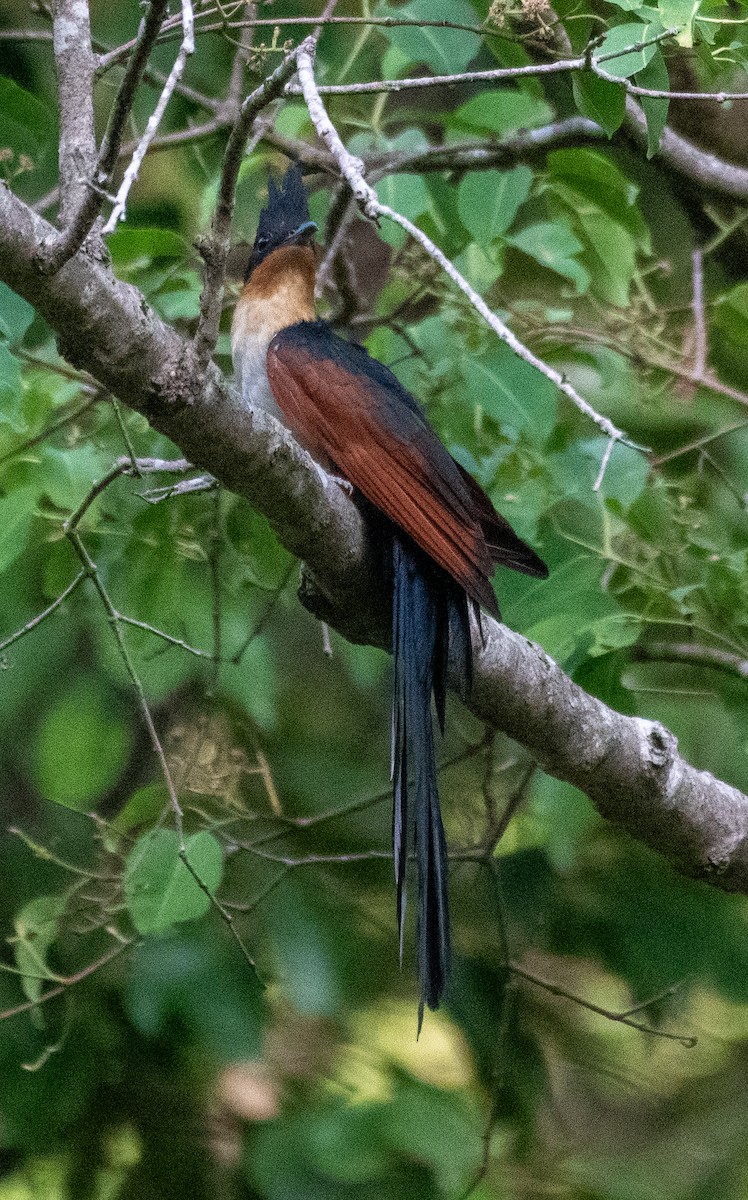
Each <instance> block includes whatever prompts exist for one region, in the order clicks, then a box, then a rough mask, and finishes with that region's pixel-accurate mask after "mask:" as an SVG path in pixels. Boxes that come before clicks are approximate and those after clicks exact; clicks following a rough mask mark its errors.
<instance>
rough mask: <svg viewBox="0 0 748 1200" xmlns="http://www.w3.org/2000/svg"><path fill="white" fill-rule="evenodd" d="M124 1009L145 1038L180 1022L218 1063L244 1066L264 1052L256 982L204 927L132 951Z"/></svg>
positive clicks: (228, 947) (260, 1000)
mask: <svg viewBox="0 0 748 1200" xmlns="http://www.w3.org/2000/svg"><path fill="white" fill-rule="evenodd" d="M127 1008H128V1015H129V1016H130V1019H131V1020H132V1021H133V1023H134V1025H135V1027H136V1028H137V1029H138V1030H140V1031H141V1032H142V1033H143V1034H145V1036H146V1037H148V1038H154V1037H157V1036H158V1035H159V1034H163V1033H164V1031H165V1030H166V1029H168V1028H169V1027H170V1026H171V1027H172V1028H173V1027H174V1026H175V1025H176V1024H177V1023H178V1027H179V1029H180V1031H186V1033H187V1036H188V1038H190V1039H191V1040H192V1041H197V1043H198V1044H199V1045H200V1046H201V1047H204V1049H205V1050H206V1051H207V1052H208V1054H210V1055H211V1056H213V1057H214V1058H216V1059H217V1060H218V1061H219V1062H245V1063H246V1062H247V1060H249V1059H257V1058H258V1057H259V1055H260V1052H261V1049H262V1027H263V1018H264V1017H265V1002H264V996H263V991H262V987H261V985H260V982H259V980H258V978H257V976H256V975H255V974H254V973H253V972H252V971H250V970H249V969H248V967H247V964H246V963H245V961H244V960H243V959H242V958H241V956H240V955H239V954H237V953H236V949H235V947H234V946H232V945H231V944H230V943H229V942H227V941H226V939H225V938H216V937H215V936H213V935H212V933H211V931H210V930H208V929H207V928H205V927H204V926H202V925H188V926H185V925H183V926H181V927H180V928H178V929H174V930H172V931H171V932H170V933H166V934H164V935H163V936H162V937H158V938H155V937H154V938H146V939H145V941H143V942H142V944H141V945H140V946H138V947H136V949H135V951H134V953H133V960H132V971H131V973H130V979H129V983H128V990H127ZM175 1018H176V1021H175ZM180 1042H181V1044H182V1045H183V1044H184V1043H183V1037H182V1035H181V1034H180Z"/></svg>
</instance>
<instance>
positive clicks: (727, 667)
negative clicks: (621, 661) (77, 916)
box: [0, 642, 748, 679]
mask: <svg viewBox="0 0 748 1200" xmlns="http://www.w3.org/2000/svg"><path fill="white" fill-rule="evenodd" d="M0 650H2V646H0ZM634 658H638V659H640V660H644V661H646V662H675V663H688V664H691V665H694V666H701V667H714V668H715V669H716V670H718V671H727V672H728V673H729V674H730V675H737V676H739V678H740V679H748V659H745V658H741V657H740V655H739V654H731V653H730V652H729V651H728V650H720V649H718V648H717V647H716V646H702V645H700V644H699V643H698V642H641V643H640V644H638V645H637V646H636V647H635V648H634Z"/></svg>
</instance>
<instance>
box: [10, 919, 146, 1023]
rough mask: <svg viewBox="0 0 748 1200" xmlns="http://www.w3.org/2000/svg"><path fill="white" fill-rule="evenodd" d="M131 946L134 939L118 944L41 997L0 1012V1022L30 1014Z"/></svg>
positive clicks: (133, 943) (65, 977) (66, 976)
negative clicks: (38, 1006) (32, 1010)
mask: <svg viewBox="0 0 748 1200" xmlns="http://www.w3.org/2000/svg"><path fill="white" fill-rule="evenodd" d="M133 945H135V939H134V938H128V939H125V940H124V941H121V942H119V943H118V944H117V945H116V946H115V947H114V948H113V949H112V950H109V951H107V953H106V954H102V956H101V958H97V959H96V962H92V963H89V965H88V966H87V967H82V968H81V970H80V971H76V972H75V973H74V974H73V975H65V976H64V978H62V982H61V983H59V984H58V985H57V987H53V988H50V990H49V991H48V992H45V993H44V995H43V996H38V997H37V998H36V999H35V1000H27V1001H26V1002H25V1003H24V1004H16V1006H15V1007H14V1008H6V1009H4V1010H3V1011H2V1012H0V1021H7V1020H8V1018H9V1017H17V1016H19V1015H20V1014H21V1013H25V1012H30V1011H31V1009H33V1008H36V1007H37V1005H38V1004H45V1003H46V1001H47V1000H52V999H54V997H55V996H61V995H62V993H63V992H65V991H67V989H68V988H69V987H73V986H74V984H76V983H81V982H82V980H84V979H87V978H88V977H89V975H93V974H95V972H96V971H100V970H101V968H102V967H105V966H106V965H107V963H110V962H111V961H112V960H113V959H115V958H117V957H118V956H119V955H120V954H123V953H124V952H125V950H128V949H129V948H130V946H133Z"/></svg>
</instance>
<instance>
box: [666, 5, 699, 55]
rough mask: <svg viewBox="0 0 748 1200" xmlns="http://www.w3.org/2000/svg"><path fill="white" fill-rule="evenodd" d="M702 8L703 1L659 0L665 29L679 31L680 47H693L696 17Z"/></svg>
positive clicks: (677, 38)
mask: <svg viewBox="0 0 748 1200" xmlns="http://www.w3.org/2000/svg"><path fill="white" fill-rule="evenodd" d="M700 7H701V0H659V3H658V5H657V8H658V10H659V14H660V21H661V22H662V26H663V29H679V30H680V33H679V34H678V35H677V37H676V39H675V40H676V41H677V43H678V45H679V46H683V47H684V49H690V48H691V47H692V46H693V22H694V17H695V16H696V14H697V12H698V11H699V9H700Z"/></svg>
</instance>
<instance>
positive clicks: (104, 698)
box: [32, 676, 130, 812]
mask: <svg viewBox="0 0 748 1200" xmlns="http://www.w3.org/2000/svg"><path fill="white" fill-rule="evenodd" d="M112 701H113V696H112V693H111V692H110V691H109V690H108V689H107V688H105V687H104V686H102V684H101V683H99V682H98V681H97V680H95V679H93V678H89V677H85V676H84V677H83V678H82V679H78V681H77V682H76V683H75V684H74V685H73V686H72V687H70V688H69V689H68V691H66V692H65V693H64V694H63V695H62V696H61V697H60V699H59V700H58V701H57V702H56V703H55V704H53V705H52V707H51V708H48V709H47V711H46V713H45V715H44V719H43V721H42V724H41V726H40V728H39V730H38V732H37V734H36V738H35V740H34V743H33V748H32V772H33V776H34V782H35V784H36V787H37V788H38V789H39V791H40V792H41V794H42V795H43V796H44V797H45V798H46V799H47V800H53V801H54V802H55V803H56V804H62V805H64V806H65V807H66V808H74V809H77V810H79V811H83V812H85V811H87V810H88V809H89V808H90V807H91V804H92V803H93V801H94V800H96V799H97V798H98V797H99V796H101V795H103V794H104V793H105V792H108V791H109V790H110V788H112V787H114V784H115V783H116V782H117V780H118V779H119V777H120V775H121V773H122V770H123V768H124V766H125V764H126V762H127V759H128V755H129V750H130V731H129V725H128V724H127V723H126V722H125V721H122V720H119V719H118V718H117V717H115V716H113V715H112V707H113V704H112Z"/></svg>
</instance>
